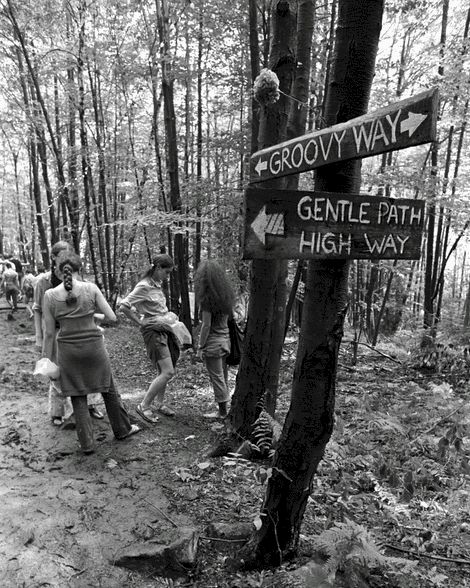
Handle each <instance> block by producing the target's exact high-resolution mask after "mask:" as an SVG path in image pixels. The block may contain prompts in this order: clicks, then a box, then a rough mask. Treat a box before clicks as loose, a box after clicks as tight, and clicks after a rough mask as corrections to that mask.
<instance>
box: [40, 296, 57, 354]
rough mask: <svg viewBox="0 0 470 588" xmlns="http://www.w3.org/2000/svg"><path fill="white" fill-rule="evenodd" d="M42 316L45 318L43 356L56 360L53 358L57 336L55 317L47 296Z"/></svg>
mask: <svg viewBox="0 0 470 588" xmlns="http://www.w3.org/2000/svg"><path fill="white" fill-rule="evenodd" d="M42 318H43V324H44V337H43V342H42V357H47V358H48V359H50V360H51V361H54V359H53V352H54V340H55V338H56V332H55V318H54V316H53V315H52V311H51V308H50V305H49V302H48V299H47V296H46V297H45V298H44V303H43V312H42Z"/></svg>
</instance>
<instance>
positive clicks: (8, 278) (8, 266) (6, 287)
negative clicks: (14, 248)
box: [0, 261, 20, 312]
mask: <svg viewBox="0 0 470 588" xmlns="http://www.w3.org/2000/svg"><path fill="white" fill-rule="evenodd" d="M0 290H1V291H3V292H5V298H6V301H7V302H8V304H9V305H10V306H11V309H12V311H13V312H16V311H17V310H18V294H19V293H20V283H19V279H18V273H17V271H16V270H15V268H14V265H13V264H12V263H10V262H8V261H7V262H6V263H5V269H4V271H3V274H2V279H1V282H0Z"/></svg>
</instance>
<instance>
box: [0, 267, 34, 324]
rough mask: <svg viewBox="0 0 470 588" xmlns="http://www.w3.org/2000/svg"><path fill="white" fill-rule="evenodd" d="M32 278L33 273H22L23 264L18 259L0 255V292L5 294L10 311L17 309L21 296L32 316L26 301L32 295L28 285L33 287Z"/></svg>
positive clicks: (28, 300)
mask: <svg viewBox="0 0 470 588" xmlns="http://www.w3.org/2000/svg"><path fill="white" fill-rule="evenodd" d="M34 279H35V278H34V275H33V274H31V273H29V272H28V273H27V274H26V275H23V264H22V263H21V261H20V260H19V259H15V258H4V257H0V293H1V294H2V295H3V294H4V295H5V298H6V301H7V302H8V304H9V305H10V307H11V310H12V312H16V311H17V310H18V302H19V300H20V299H21V298H23V299H24V301H25V304H26V306H27V308H28V311H29V313H30V316H32V310H31V306H28V303H29V302H30V300H31V298H30V297H29V296H30V295H32V290H31V287H30V285H31V284H33V287H34Z"/></svg>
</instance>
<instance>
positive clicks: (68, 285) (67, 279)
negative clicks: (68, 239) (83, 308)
mask: <svg viewBox="0 0 470 588" xmlns="http://www.w3.org/2000/svg"><path fill="white" fill-rule="evenodd" d="M58 263H59V271H61V272H62V273H63V274H64V288H65V289H66V290H67V298H66V299H65V302H66V304H67V305H69V306H72V305H73V304H76V303H77V297H76V296H75V294H74V293H73V291H72V290H73V281H72V274H73V272H78V270H79V269H80V268H81V267H82V261H81V259H80V258H79V257H78V255H77V254H76V253H73V252H72V251H65V252H64V253H62V254H61V255H60V257H59V260H58Z"/></svg>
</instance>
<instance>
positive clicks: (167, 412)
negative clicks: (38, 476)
mask: <svg viewBox="0 0 470 588" xmlns="http://www.w3.org/2000/svg"><path fill="white" fill-rule="evenodd" d="M157 410H158V412H159V413H160V414H163V415H165V416H167V417H174V416H175V414H176V413H175V411H174V410H173V409H172V408H170V407H169V406H167V405H166V404H162V405H161V406H159V407H158V408H157Z"/></svg>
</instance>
